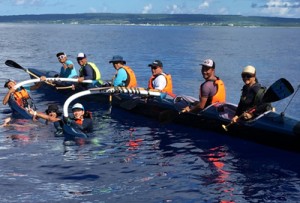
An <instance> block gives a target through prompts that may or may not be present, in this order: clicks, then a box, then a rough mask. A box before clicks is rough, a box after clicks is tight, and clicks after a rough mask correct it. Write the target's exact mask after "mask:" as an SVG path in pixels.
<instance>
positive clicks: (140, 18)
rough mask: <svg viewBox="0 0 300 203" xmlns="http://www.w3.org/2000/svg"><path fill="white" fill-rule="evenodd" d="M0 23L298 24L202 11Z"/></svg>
mask: <svg viewBox="0 0 300 203" xmlns="http://www.w3.org/2000/svg"><path fill="white" fill-rule="evenodd" d="M0 23H46V24H122V25H174V26H180V25H181V26H182V25H190V26H273V27H300V18H279V17H259V16H241V15H204V14H116V13H83V14H40V15H10V16H0Z"/></svg>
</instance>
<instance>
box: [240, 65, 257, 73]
mask: <svg viewBox="0 0 300 203" xmlns="http://www.w3.org/2000/svg"><path fill="white" fill-rule="evenodd" d="M255 72H256V71H255V68H254V66H250V65H249V66H246V67H245V68H244V70H243V72H242V73H250V74H253V75H255Z"/></svg>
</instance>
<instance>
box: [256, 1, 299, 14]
mask: <svg viewBox="0 0 300 203" xmlns="http://www.w3.org/2000/svg"><path fill="white" fill-rule="evenodd" d="M251 7H252V8H255V9H261V13H263V14H267V15H270V16H280V17H293V16H297V15H298V16H299V14H300V1H299V0H267V2H266V3H265V4H262V5H259V4H252V5H251Z"/></svg>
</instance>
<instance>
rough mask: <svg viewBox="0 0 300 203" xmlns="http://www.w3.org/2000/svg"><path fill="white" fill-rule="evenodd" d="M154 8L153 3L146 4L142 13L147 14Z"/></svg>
mask: <svg viewBox="0 0 300 203" xmlns="http://www.w3.org/2000/svg"><path fill="white" fill-rule="evenodd" d="M151 10H152V4H148V5H146V6H144V8H143V11H142V13H143V14H146V13H149V12H150V11H151Z"/></svg>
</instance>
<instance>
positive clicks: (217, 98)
mask: <svg viewBox="0 0 300 203" xmlns="http://www.w3.org/2000/svg"><path fill="white" fill-rule="evenodd" d="M214 84H215V85H216V86H217V92H216V94H215V95H214V96H213V97H212V100H211V103H212V104H213V103H216V102H225V101H226V90H225V85H224V82H223V81H222V80H220V79H219V78H218V77H217V80H215V81H214Z"/></svg>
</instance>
